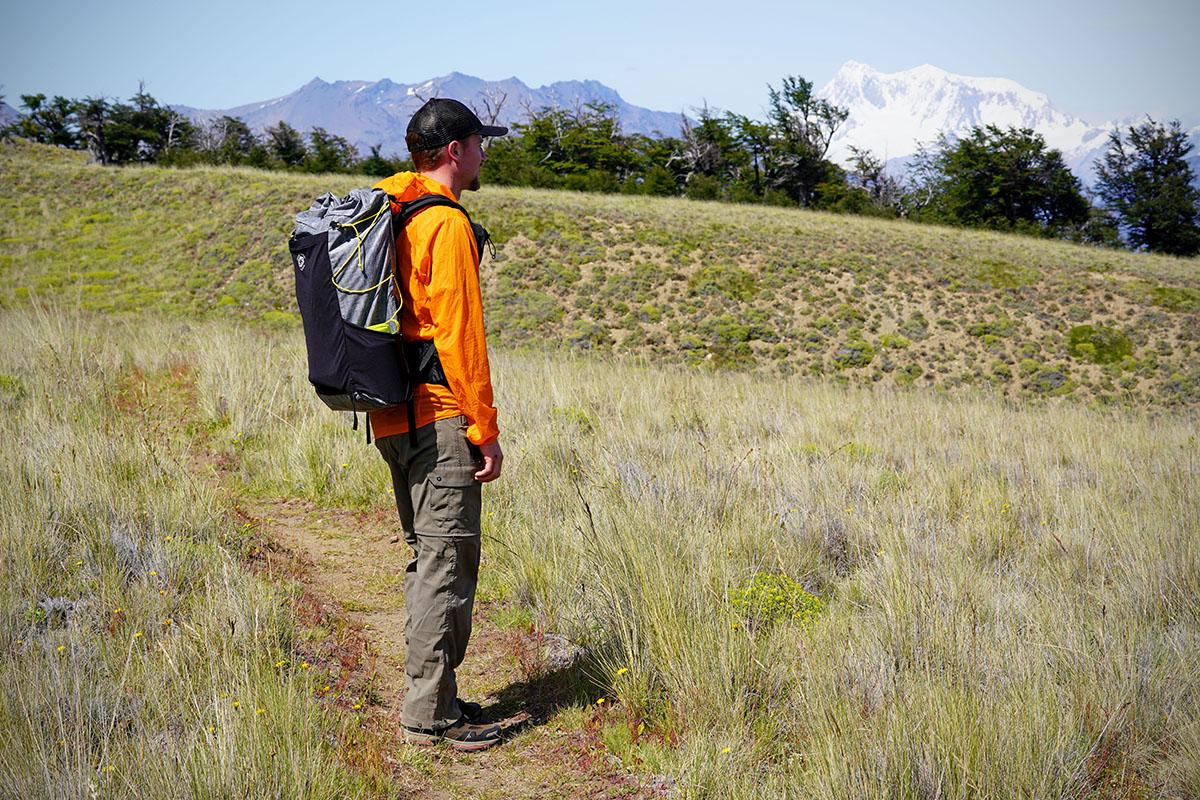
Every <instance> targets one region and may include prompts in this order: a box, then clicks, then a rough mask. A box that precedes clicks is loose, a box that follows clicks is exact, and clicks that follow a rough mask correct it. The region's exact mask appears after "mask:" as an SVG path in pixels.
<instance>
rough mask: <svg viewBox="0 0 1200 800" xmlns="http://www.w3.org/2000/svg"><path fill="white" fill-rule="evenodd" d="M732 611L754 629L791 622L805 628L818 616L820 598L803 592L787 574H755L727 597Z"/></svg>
mask: <svg viewBox="0 0 1200 800" xmlns="http://www.w3.org/2000/svg"><path fill="white" fill-rule="evenodd" d="M730 603H731V604H732V606H733V610H734V611H735V612H737V613H738V614H740V615H742V616H743V617H745V619H746V622H747V623H748V624H749V625H750V626H751V627H754V628H766V627H770V626H772V625H776V624H778V623H780V622H784V621H787V620H790V621H792V622H796V623H799V624H801V625H804V626H808V625H810V624H812V623H813V621H815V620H816V618H817V616H818V615H819V614H820V613H821V610H822V608H823V604H822V603H821V599H820V598H819V597H816V596H815V595H812V594H810V593H808V592H806V591H805V590H804V589H803V588H802V587H801V586H800V584H798V583H796V582H795V581H793V580H792V579H791V578H789V577H787V576H786V575H775V574H772V573H770V572H759V573H756V574H755V576H754V577H753V578H751V579H750V580H748V581H747V582H746V584H745V585H744V586H742V587H740V588H738V589H735V590H734V592H733V594H732V596H731V597H730Z"/></svg>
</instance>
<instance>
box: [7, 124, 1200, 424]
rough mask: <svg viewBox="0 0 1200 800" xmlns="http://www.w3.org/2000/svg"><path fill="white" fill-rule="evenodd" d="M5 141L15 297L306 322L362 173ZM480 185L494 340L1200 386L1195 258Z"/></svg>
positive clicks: (1099, 386)
mask: <svg viewBox="0 0 1200 800" xmlns="http://www.w3.org/2000/svg"><path fill="white" fill-rule="evenodd" d="M0 148H2V149H0V177H2V179H3V181H4V186H5V187H6V188H5V191H4V193H3V195H2V196H0V301H2V302H6V303H12V302H19V301H21V300H22V299H24V298H27V297H29V296H30V294H31V293H36V295H37V296H40V297H45V296H47V295H56V296H64V297H67V298H71V299H72V301H76V300H77V302H78V303H79V304H80V305H81V307H83V308H88V309H96V310H102V311H126V310H140V309H151V308H165V309H168V310H170V311H172V312H174V313H179V314H186V315H200V316H207V315H210V314H233V315H237V316H242V317H247V318H251V319H263V318H265V319H267V320H268V321H270V322H274V323H279V324H288V323H289V321H290V320H292V318H291V317H289V316H288V314H289V313H290V312H291V311H292V310H293V309H294V303H293V301H292V294H291V274H290V265H289V263H288V260H287V255H286V251H285V247H284V244H283V243H284V241H285V239H286V236H287V233H288V231H289V230H290V227H291V217H292V216H293V215H294V214H295V213H296V212H297V211H298V210H300V209H302V208H304V207H306V206H307V204H308V203H309V202H310V201H311V199H312V198H313V197H315V196H316V195H317V194H320V193H321V192H323V191H325V190H327V189H329V190H332V191H334V192H339V193H340V192H344V191H346V190H348V189H350V188H352V187H354V186H356V185H362V184H363V182H364V179H362V178H358V177H354V176H332V177H329V176H317V177H313V176H301V175H281V174H277V173H276V174H271V173H262V172H254V171H246V170H230V169H212V170H192V171H175V170H162V169H153V168H148V169H129V170H105V169H101V168H99V167H96V166H91V165H87V164H86V163H84V161H83V159H82V158H81V157H79V156H78V155H77V154H67V153H55V152H53V151H47V150H45V149H42V148H37V147H34V146H30V145H25V144H17V145H12V144H8V145H3V146H0ZM466 199H467V204H468V207H469V208H470V209H471V211H472V213H473V216H474V217H475V219H476V220H477V221H482V222H483V223H484V224H485V225H486V226H488V227H489V228H490V229H491V231H492V232H493V234H494V235H495V237H496V239H497V240H498V242H499V243H500V253H499V255H498V256H497V258H496V259H495V260H491V259H488V260H485V263H484V266H483V272H484V281H485V302H486V303H487V314H488V324H489V327H490V328H491V329H492V331H491V332H492V335H493V341H495V342H496V343H498V344H504V345H510V346H520V345H528V344H536V345H538V346H542V345H543V343H545V342H557V343H562V346H564V347H571V348H575V349H580V350H587V351H592V352H604V353H608V352H615V353H618V354H635V355H642V356H646V357H649V358H651V359H652V360H654V361H657V362H671V361H680V362H687V363H706V364H710V365H715V366H723V367H731V368H734V369H754V370H757V371H760V372H764V373H769V374H779V375H787V374H791V373H795V372H805V373H823V374H828V375H833V376H834V378H835V380H838V381H848V382H855V383H863V384H867V383H875V382H881V383H883V384H890V383H896V384H900V385H909V384H913V383H916V384H917V385H931V386H936V387H940V388H944V389H955V388H958V387H962V386H980V385H990V386H992V387H994V388H995V389H997V390H999V391H1001V392H1004V393H1006V394H1008V395H1010V396H1037V395H1063V394H1071V395H1074V396H1077V397H1080V398H1082V399H1085V400H1091V399H1095V400H1098V401H1100V402H1124V403H1139V402H1153V403H1168V404H1170V403H1185V404H1193V403H1196V402H1200V367H1198V366H1197V364H1198V363H1200V359H1197V358H1196V357H1195V354H1196V352H1197V348H1198V347H1200V262H1198V261H1196V260H1194V259H1193V260H1180V259H1171V258H1164V257H1157V256H1148V255H1142V254H1133V253H1125V252H1110V251H1102V250H1096V249H1092V248H1087V247H1081V246H1074V245H1069V244H1064V243H1060V242H1053V241H1043V240H1037V239H1029V238H1024V237H1018V236H1012V235H1004V234H996V233H987V232H977V231H964V230H954V229H947V228H939V227H931V226H922V225H914V224H908V223H904V222H896V221H881V220H873V219H865V218H855V217H843V216H834V215H827V214H820V213H813V212H805V211H798V210H785V209H773V208H764V207H742V206H730V205H722V204H712V203H696V202H691V201H685V200H663V199H647V198H632V197H616V196H600V195H584V194H571V193H562V192H544V191H535V190H523V189H498V188H488V189H485V190H484V191H483V192H480V193H479V194H475V195H470V196H468V197H467V198H466ZM1084 326H1091V329H1088V328H1086V327H1084ZM1079 345H1083V346H1082V347H1080V346H1079ZM1096 362H1099V363H1096ZM1106 362H1107V363H1106Z"/></svg>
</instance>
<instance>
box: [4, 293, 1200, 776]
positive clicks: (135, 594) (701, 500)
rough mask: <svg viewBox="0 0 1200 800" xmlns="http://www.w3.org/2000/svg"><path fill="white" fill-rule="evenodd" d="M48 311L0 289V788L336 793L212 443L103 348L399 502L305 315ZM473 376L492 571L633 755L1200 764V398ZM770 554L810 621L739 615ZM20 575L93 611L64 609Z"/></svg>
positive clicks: (1110, 771)
mask: <svg viewBox="0 0 1200 800" xmlns="http://www.w3.org/2000/svg"><path fill="white" fill-rule="evenodd" d="M57 320H58V317H57V316H52V315H46V314H41V315H38V314H36V313H35V312H31V311H23V312H8V313H6V315H5V316H4V317H3V318H2V326H3V331H4V333H5V334H6V335H7V336H8V340H9V341H11V342H17V343H20V344H19V345H17V346H14V347H12V348H9V350H8V351H7V352H6V353H4V354H3V356H0V365H2V366H0V373H3V374H5V375H8V376H11V377H13V378H14V379H15V381H16V382H15V383H14V382H13V381H10V382H9V383H8V384H6V386H7V387H9V388H6V389H5V390H4V391H5V394H4V395H3V400H4V402H5V403H6V404H7V408H8V410H9V413H8V414H7V415H6V419H5V421H4V422H3V423H2V424H4V425H7V426H10V427H11V430H9V431H8V440H9V441H19V442H23V443H25V444H23V445H22V446H20V447H19V448H16V449H14V450H11V451H10V455H9V456H8V457H6V459H5V460H4V462H3V463H4V469H5V471H6V472H5V478H6V479H5V480H4V481H2V483H3V486H0V497H2V498H3V500H2V502H3V504H4V505H3V511H4V517H5V519H6V522H5V525H6V527H5V528H4V539H3V547H4V559H5V569H6V573H7V575H8V576H10V577H8V578H6V579H5V582H4V588H3V591H4V606H3V607H4V608H5V609H6V611H5V616H4V622H3V629H2V630H0V645H2V647H3V652H4V660H3V662H2V663H0V670H3V671H4V673H5V681H6V685H13V686H15V687H16V689H15V690H14V691H12V692H10V693H9V694H8V696H7V697H6V700H5V704H4V706H3V707H4V711H3V714H4V725H3V730H4V731H5V733H4V736H5V737H6V738H7V741H6V742H5V746H4V748H3V750H4V753H5V754H6V755H4V756H0V765H3V770H4V772H3V780H5V781H7V782H8V783H7V785H9V786H14V787H18V788H19V789H20V790H21V791H16V790H14V792H15V793H17V794H21V793H26V794H28V793H29V792H28V791H26V789H27V787H37V788H38V789H39V790H41V791H43V793H46V794H51V795H53V794H54V793H55V792H56V791H57V789H54V788H53V787H55V786H57V785H58V782H63V783H64V785H67V786H70V787H74V788H73V789H71V790H70V791H66V792H63V794H64V796H73V795H75V794H82V793H83V791H84V789H83V788H82V787H85V786H86V785H87V784H86V781H107V783H105V784H104V785H106V786H110V787H125V788H123V789H119V790H118V789H114V790H113V791H118V792H119V791H123V792H125V793H127V794H130V795H135V794H137V793H138V792H142V793H143V794H152V793H153V792H152V791H150V790H148V789H146V787H159V786H165V785H167V777H168V776H169V775H170V774H172V772H177V773H179V774H183V775H186V776H191V777H189V778H187V780H190V781H192V782H193V784H194V785H196V786H197V787H205V788H209V787H213V786H218V785H219V786H220V787H223V788H229V787H236V788H237V791H238V792H239V793H240V792H248V793H251V794H253V791H257V790H260V789H261V787H264V786H272V787H284V789H282V790H280V791H279V794H281V795H284V796H287V795H289V794H292V793H295V794H297V795H301V794H302V795H304V796H321V795H322V794H326V795H328V794H335V793H336V792H337V791H340V790H341V788H340V787H341V786H342V784H339V783H338V782H339V781H341V782H343V783H344V784H345V785H348V786H351V787H353V783H352V778H351V777H349V776H347V775H346V774H345V773H344V772H337V771H329V772H326V771H325V770H324V768H321V769H318V768H317V767H318V765H319V764H322V763H324V762H322V761H321V759H322V758H326V757H327V756H326V755H325V753H324V750H323V749H322V748H321V746H320V744H319V741H317V739H316V738H314V737H312V735H311V734H309V735H307V736H306V735H304V734H303V733H302V732H301V731H302V729H303V726H304V725H305V724H310V725H314V726H315V725H317V724H318V723H320V720H319V719H314V716H319V713H320V712H319V711H315V710H313V709H312V707H311V704H308V703H304V702H301V701H300V697H301V696H302V695H303V694H304V691H303V689H304V684H303V676H297V675H296V673H295V672H288V671H286V670H284V671H282V672H277V671H276V670H274V668H273V665H274V664H275V663H276V662H277V661H278V660H280V659H284V658H285V657H286V655H287V653H288V652H289V649H288V637H289V636H293V635H294V633H293V632H292V628H291V627H290V623H289V622H288V620H287V619H286V617H285V615H284V614H283V612H282V610H281V607H280V605H279V603H278V598H274V597H271V596H270V590H269V589H268V588H266V587H264V586H263V585H262V584H260V583H258V582H256V581H254V580H252V579H249V578H246V577H245V576H244V575H242V574H241V573H240V572H239V571H238V570H237V569H236V567H235V562H236V559H235V558H233V557H232V555H231V554H230V552H229V551H230V550H231V549H232V550H233V551H234V552H236V549H237V541H238V535H239V534H238V531H237V530H236V528H231V527H230V525H229V523H228V522H225V521H223V519H222V517H221V515H220V513H219V512H218V511H217V504H216V501H215V499H214V498H213V497H212V493H211V489H209V488H207V487H209V486H210V485H211V484H210V483H209V482H207V480H206V479H205V478H204V477H203V470H201V471H200V474H199V475H197V473H196V472H195V471H194V470H193V471H192V472H189V471H188V470H186V469H185V468H184V460H183V457H182V456H181V455H180V453H181V450H182V447H183V446H184V445H183V444H181V442H179V441H177V440H176V439H170V438H156V435H155V434H154V433H153V431H146V430H141V431H139V429H138V428H137V426H132V425H129V424H128V423H122V422H120V419H121V417H120V416H118V415H115V414H114V412H112V411H111V407H112V406H113V405H114V403H115V404H116V405H117V406H118V407H121V406H120V403H121V402H125V401H124V400H121V399H120V396H119V395H117V399H116V400H114V399H113V398H114V394H115V393H116V392H117V391H119V390H120V387H122V386H123V385H124V384H123V383H122V381H123V380H124V381H125V383H128V380H126V379H125V378H123V376H128V375H130V374H133V375H136V374H138V372H137V370H145V371H147V372H154V371H157V372H158V373H159V374H162V373H163V372H164V371H166V372H167V373H170V374H175V373H174V372H173V371H172V370H173V367H174V366H176V365H177V364H178V363H179V362H180V361H183V362H186V363H187V365H188V369H189V372H188V374H187V375H186V377H184V378H181V379H180V381H181V383H183V384H184V387H183V390H186V391H187V392H192V393H193V396H194V406H192V407H190V408H188V409H180V410H179V411H178V414H179V415H180V416H182V417H184V418H185V419H187V420H188V421H189V423H190V425H191V429H192V430H194V431H196V432H197V435H203V436H206V437H208V438H207V440H206V447H207V448H208V449H209V450H211V451H213V452H214V454H215V457H216V458H217V460H218V461H220V463H222V464H224V465H225V468H228V469H229V470H232V471H233V474H234V475H235V476H236V477H239V478H240V479H241V481H242V482H243V485H244V486H245V487H246V490H247V491H251V492H256V493H261V494H264V495H269V496H281V495H283V496H304V497H308V498H311V499H313V500H315V501H316V502H318V503H320V504H327V505H332V506H352V507H358V508H386V507H387V506H388V505H389V504H390V496H389V495H388V494H387V486H388V481H387V479H386V475H385V473H384V471H383V468H382V466H381V463H380V460H379V459H378V457H377V455H376V454H375V453H374V452H373V449H374V448H371V447H368V446H366V445H365V442H364V435H363V432H362V431H361V430H359V431H353V430H351V429H350V428H349V427H348V426H347V425H346V421H345V420H344V419H339V418H338V416H337V415H334V414H333V413H332V412H329V411H326V410H325V409H323V408H322V407H321V406H320V405H319V404H318V403H317V402H316V400H315V399H314V398H313V397H311V390H310V389H309V388H308V387H307V385H306V384H305V382H304V380H303V376H304V360H303V359H304V356H303V349H302V344H301V342H300V337H299V334H298V332H297V331H292V332H289V333H284V334H265V333H262V332H259V331H254V330H250V329H242V328H237V327H230V326H221V325H219V324H217V323H211V324H202V325H197V326H194V327H183V326H180V325H178V324H176V325H175V329H174V330H170V329H168V328H167V327H166V324H165V323H164V324H159V323H151V324H148V325H147V326H146V327H145V328H142V329H140V330H137V331H135V330H122V329H119V328H116V329H114V330H112V332H111V335H110V338H108V339H101V340H100V342H99V343H98V344H96V343H94V342H92V341H91V338H92V337H91V336H90V335H88V333H87V331H88V330H89V326H92V325H94V324H95V323H94V322H92V321H83V322H82V323H81V324H78V325H76V324H73V323H72V324H67V323H61V322H58V321H57ZM168 330H170V333H169V334H168ZM494 373H495V377H496V383H497V387H496V389H497V397H498V401H499V405H500V409H501V417H500V424H501V429H502V436H503V439H502V442H503V444H504V447H505V452H506V455H507V456H508V458H507V460H506V464H505V475H504V477H503V478H502V479H501V480H500V481H499V482H497V483H495V484H491V485H489V487H488V489H487V490H486V495H487V497H486V498H485V504H486V508H485V527H484V532H485V537H486V540H485V550H486V552H487V557H488V559H489V564H488V565H487V567H486V569H485V573H486V578H485V580H486V581H487V582H488V586H487V590H488V594H489V595H490V596H492V597H498V598H501V599H506V600H507V602H513V603H521V604H524V605H525V606H527V607H529V608H530V609H531V610H532V611H533V612H534V617H535V618H536V619H538V620H540V624H542V625H544V626H546V627H548V628H552V629H554V630H557V631H559V632H563V633H566V634H567V635H569V636H570V637H571V638H573V639H574V640H576V641H578V642H581V643H583V644H585V645H586V646H587V647H589V648H590V649H591V651H592V652H593V653H594V654H595V655H596V656H597V658H598V660H599V662H600V663H601V664H602V665H603V667H602V668H601V674H599V675H598V676H597V679H598V686H597V690H596V691H597V698H599V697H601V696H603V697H604V698H605V699H606V701H607V702H606V703H605V704H604V705H603V706H597V707H595V708H594V709H593V710H594V713H595V717H594V718H595V720H596V722H597V725H598V729H599V732H600V735H601V737H602V738H603V740H604V741H605V742H606V743H607V744H608V746H609V747H610V748H611V749H612V750H613V751H615V752H617V753H618V754H620V755H621V757H622V758H624V759H626V760H627V762H628V764H629V765H630V767H631V768H632V769H642V770H652V771H660V772H667V773H670V774H672V775H673V776H674V778H675V780H676V781H677V782H678V784H679V785H681V786H686V787H687V788H688V790H689V792H688V794H689V796H701V797H764V796H766V797H797V798H798V797H804V798H813V797H815V798H848V797H850V798H853V797H862V798H869V797H881V796H886V797H897V798H908V797H912V798H931V797H941V798H975V797H1031V798H1032V797H1095V798H1108V797H1113V798H1115V797H1179V798H1183V797H1190V796H1196V794H1197V793H1200V725H1198V723H1197V720H1200V685H1198V678H1197V675H1196V670H1195V667H1194V665H1195V664H1196V663H1200V602H1198V600H1197V598H1200V497H1198V494H1200V492H1198V490H1197V479H1198V477H1200V476H1198V472H1200V455H1198V453H1197V442H1196V434H1197V422H1196V418H1195V415H1194V414H1167V413H1157V414H1156V413H1149V412H1133V411H1120V412H1118V411H1098V410H1094V409H1086V408H1082V407H1080V406H1078V405H1072V404H1064V405H1058V406H1054V405H1040V406H1024V405H1020V404H1014V403H1011V402H1007V401H1004V400H998V399H994V398H989V397H985V396H958V397H955V398H946V397H943V396H938V395H933V394H930V393H922V392H917V391H911V392H905V391H891V390H876V391H868V390H857V389H853V388H844V387H838V386H834V385H831V384H828V383H824V382H813V381H804V380H799V379H775V380H769V379H766V378H762V377H755V376H751V375H744V374H730V373H711V372H707V371H698V370H686V369H682V368H680V369H671V368H654V367H648V366H637V365H630V364H628V363H609V362H602V361H596V360H584V359H570V358H564V357H561V356H547V355H540V354H529V353H519V352H499V353H496V354H494ZM193 381H194V383H193ZM188 384H190V388H188ZM18 385H19V387H21V388H18V389H13V388H11V387H12V386H18ZM63 387H65V388H63ZM134 394H136V392H135V393H134ZM126 416H128V415H126ZM75 417H78V419H75ZM106 426H107V432H106ZM18 437H19V438H18ZM189 475H191V477H189ZM25 509H29V511H26V510H25ZM143 512H144V513H143ZM7 520H16V522H8V521H7ZM116 530H123V531H130V532H131V533H129V534H128V535H129V536H130V537H132V538H133V539H134V540H135V541H137V542H138V543H139V545H140V546H139V547H138V548H137V549H136V550H133V551H132V552H135V553H136V559H135V560H134V561H133V562H131V563H133V564H134V566H133V568H132V571H131V569H130V568H128V567H126V566H125V562H123V561H122V558H123V556H122V555H121V553H122V552H124V551H123V550H122V549H121V546H120V545H119V544H117V543H116V542H117V541H118V540H119V537H118V536H117V535H116V534H115V533H114V531H116ZM166 535H172V536H174V538H173V539H172V541H171V542H167V541H166ZM131 558H132V557H131ZM139 559H140V560H139ZM79 562H82V563H79ZM151 570H153V571H156V572H158V573H159V576H162V575H164V574H165V575H167V576H170V577H169V579H165V580H163V581H162V582H156V581H155V580H153V579H151V578H149V577H147V576H148V574H149V571H151ZM762 573H766V574H769V575H777V576H785V577H787V578H788V579H790V580H794V581H796V582H798V583H799V584H800V585H801V586H803V587H804V588H805V589H806V590H807V591H808V592H811V593H812V594H813V595H815V596H817V597H818V598H819V599H820V601H821V606H822V610H821V612H820V614H819V615H818V616H817V618H816V619H815V620H809V619H793V618H791V617H789V616H788V615H787V614H783V615H761V614H758V615H756V614H753V613H748V611H747V609H746V607H745V604H744V603H743V604H739V602H738V597H739V596H743V597H744V590H745V589H746V587H747V586H748V585H750V584H751V583H752V582H753V581H754V580H755V576H757V575H760V574H762ZM160 591H165V592H166V594H159V592H160ZM40 595H45V596H47V597H58V598H66V599H68V600H75V599H86V601H87V604H86V606H84V610H83V611H82V612H81V611H78V610H77V611H75V612H74V614H73V615H72V616H71V621H70V622H68V621H66V620H60V621H58V622H54V623H47V622H44V621H42V620H34V619H32V618H30V616H29V612H30V609H31V608H32V607H33V606H34V605H35V603H36V598H37V597H38V596H40ZM116 606H120V607H121V608H122V609H123V612H122V615H121V616H120V618H119V620H120V621H119V622H113V621H112V620H113V619H114V617H115V616H116V615H114V614H113V607H116ZM77 608H78V606H77ZM165 618H171V619H173V620H174V621H173V623H172V624H171V625H169V626H166V625H163V620H164V619H165ZM48 619H49V617H48ZM230 619H233V620H234V624H233V625H232V626H231V625H230V624H229V622H228V621H229V620H230ZM109 627H111V628H112V631H109V630H108V628H109ZM133 632H141V633H143V636H142V637H141V638H139V639H137V640H133V639H131V638H130V637H131V635H132V633H133ZM17 639H21V640H22V641H23V642H24V643H23V644H21V645H16V644H15V641H16V640H17ZM60 645H61V646H65V649H64V650H63V651H62V652H61V653H60V652H59V651H58V650H57V648H58V647H59V646H60ZM126 664H128V666H126ZM30 667H33V668H32V669H31V668H30ZM225 693H228V694H229V695H230V696H229V697H228V698H223V697H221V695H222V694H225ZM234 698H243V701H242V706H243V707H242V709H241V710H240V711H232V710H230V708H229V705H228V704H229V702H230V701H231V700H232V699H234ZM250 706H253V707H254V708H255V709H257V708H259V707H262V708H266V709H268V712H269V713H267V714H264V715H255V716H251V715H250V714H249V713H245V712H246V710H247V708H248V707H250ZM125 720H133V722H132V723H130V724H129V725H126V724H125ZM325 724H331V723H330V722H329V721H328V720H327V721H326V723H325ZM210 727H211V728H215V732H209V731H207V728H210ZM64 734H66V735H64ZM60 740H65V741H67V742H68V746H66V747H65V750H64V751H63V752H60V751H59V750H57V749H56V747H63V745H57V744H56V743H57V742H59V741H60ZM271 751H275V752H276V755H274V756H271V755H269V753H270V752H271ZM13 753H18V754H22V753H24V754H33V755H31V756H29V757H27V756H25V755H9V754H13ZM285 753H286V754H287V757H286V758H284V757H283V756H284V754H285ZM149 754H153V755H154V757H153V758H150V757H149ZM205 761H208V762H210V764H211V765H213V768H212V769H211V770H210V771H205V769H204V764H203V763H201V762H205ZM139 764H143V765H146V764H148V765H149V766H142V767H141V769H143V770H145V772H146V774H145V775H144V776H143V775H142V774H141V773H139V772H138V769H139V766H138V765H139ZM283 765H287V768H286V769H284V767H283ZM108 766H116V767H117V769H115V770H113V771H112V772H111V773H109V772H103V770H104V769H105V768H106V767H108ZM218 767H219V768H218ZM530 768H535V765H530ZM214 776H216V777H214ZM238 781H241V783H238ZM177 785H178V784H177ZM185 785H186V782H185ZM44 787H50V788H48V789H47V788H44ZM297 787H302V788H297ZM261 791H263V792H265V791H266V790H265V789H262V790H261ZM345 791H347V792H348V793H352V792H351V789H345ZM197 793H198V794H203V792H201V791H197ZM211 793H213V794H217V793H219V792H218V791H217V790H216V789H211Z"/></svg>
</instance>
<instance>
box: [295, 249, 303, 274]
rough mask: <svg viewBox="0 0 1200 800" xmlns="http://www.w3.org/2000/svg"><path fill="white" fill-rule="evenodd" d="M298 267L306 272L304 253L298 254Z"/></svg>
mask: <svg viewBox="0 0 1200 800" xmlns="http://www.w3.org/2000/svg"><path fill="white" fill-rule="evenodd" d="M296 269H298V270H300V271H301V272H304V253H299V254H297V255H296Z"/></svg>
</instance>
